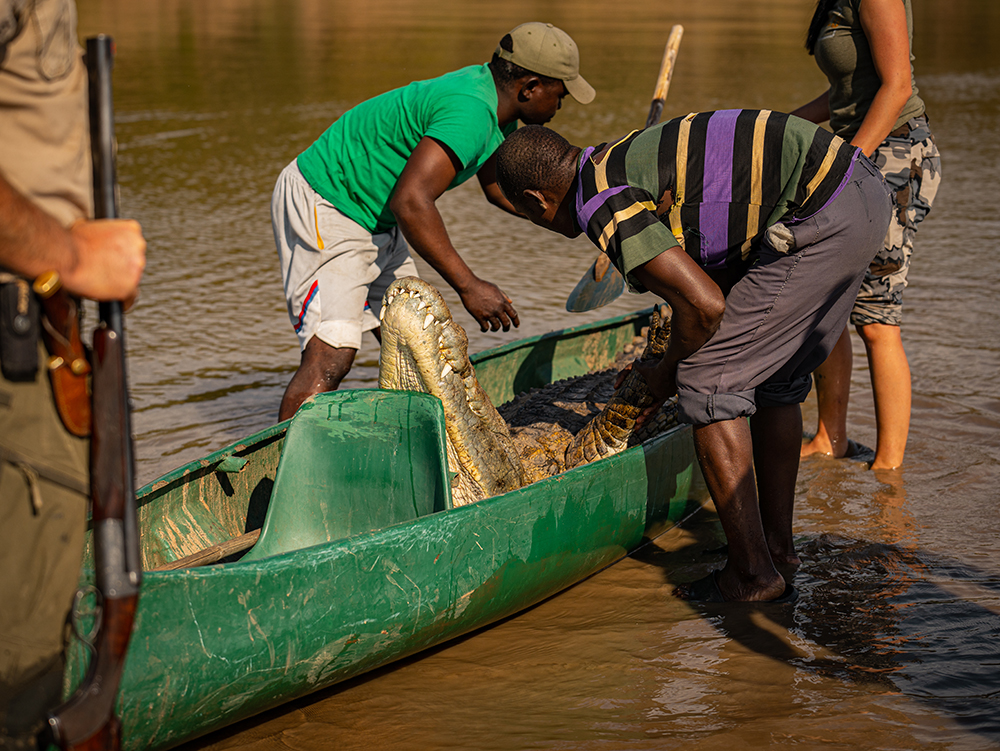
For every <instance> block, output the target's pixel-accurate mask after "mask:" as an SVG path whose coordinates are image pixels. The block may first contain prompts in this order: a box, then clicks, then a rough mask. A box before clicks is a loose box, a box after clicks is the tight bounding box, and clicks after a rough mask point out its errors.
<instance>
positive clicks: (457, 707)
mask: <svg viewBox="0 0 1000 751" xmlns="http://www.w3.org/2000/svg"><path fill="white" fill-rule="evenodd" d="M813 5H814V3H813V2H812V0H744V2H741V3H738V4H737V3H732V2H730V0H702V2H698V3H690V2H687V0H663V1H662V2H659V3H656V4H654V5H652V6H648V7H646V6H643V7H642V8H641V9H630V12H614V11H612V10H610V9H609V6H608V5H607V3H602V2H597V0H573V1H572V2H570V1H569V0H552V1H551V2H546V3H531V2H527V1H526V0H513V1H512V2H508V3H502V4H498V3H487V2H458V1H457V0H442V1H441V2H438V3H431V4H428V3H421V2H415V1H414V0H372V1H371V2H367V3H351V2H343V1H336V2H320V1H319V0H294V1H293V2H289V1H287V0H212V2H208V3H204V2H202V3H199V2H194V0H146V2H142V3H130V2H125V0H81V3H80V10H81V33H82V34H84V35H88V34H92V33H95V32H97V31H104V32H106V33H109V34H112V35H113V36H114V37H115V38H116V41H117V44H118V60H117V64H116V72H115V86H116V88H115V92H116V94H115V95H116V103H117V109H118V135H119V140H120V164H119V171H120V178H121V183H122V206H123V210H124V211H125V212H126V213H127V214H129V215H132V216H135V217H136V218H138V219H139V220H140V221H141V222H142V224H143V227H144V230H145V232H146V235H147V237H148V239H149V247H150V254H149V265H148V271H147V274H146V277H145V279H144V285H143V290H142V298H141V301H140V304H139V305H138V306H137V308H136V310H135V311H134V312H133V313H132V314H131V315H130V316H129V320H128V330H129V347H130V355H131V360H130V367H131V381H132V387H133V398H134V401H135V407H136V418H135V426H136V431H137V433H138V446H137V453H138V462H139V466H138V473H139V476H140V481H141V482H148V481H149V480H151V479H153V478H154V477H156V476H158V475H159V474H162V473H163V472H166V471H168V470H170V469H172V468H173V467H175V466H177V465H179V464H180V463H182V462H185V461H188V460H191V459H194V458H197V457H199V456H201V455H203V454H205V453H207V452H208V451H211V450H214V449H217V448H220V447H221V446H223V445H225V444H227V443H229V442H231V441H234V440H236V439H238V438H240V437H242V436H244V435H246V434H248V433H250V432H252V431H255V430H258V429H261V428H263V427H266V426H267V425H270V424H271V423H272V422H273V421H274V419H275V416H276V413H277V405H278V401H279V399H280V395H281V392H282V390H283V388H284V385H285V383H286V381H287V379H288V378H289V377H290V375H291V373H292V371H293V370H294V368H295V366H296V364H297V359H298V352H297V344H296V339H295V336H294V334H293V333H292V331H291V327H290V325H289V324H288V319H287V314H286V312H285V307H284V300H283V297H282V294H281V287H280V277H279V272H278V267H277V259H276V253H275V250H274V246H273V240H272V237H271V229H270V220H269V212H268V206H269V201H270V193H271V189H272V187H273V184H274V180H275V178H276V177H277V175H278V173H279V171H280V170H281V169H282V167H284V165H285V164H287V163H288V162H289V161H290V160H291V159H292V158H293V157H294V156H295V155H296V154H298V153H299V152H300V151H301V150H302V149H304V148H305V147H306V146H308V145H309V144H310V143H311V142H312V140H313V139H314V138H316V136H318V135H319V134H320V133H321V132H322V131H323V130H324V129H325V128H326V127H327V126H328V125H329V123H330V122H331V121H332V120H333V119H334V118H336V117H338V116H339V115H340V114H341V113H343V112H344V111H345V110H346V109H347V108H349V107H351V106H352V105H354V104H356V103H357V102H359V101H361V100H362V99H364V98H367V97H369V96H371V95H373V94H376V93H378V92H381V91H384V90H386V89H389V88H392V87H395V86H399V85H403V84H405V83H407V82H409V81H410V80H415V79H419V78H428V77H431V76H435V75H439V74H440V73H442V72H444V71H446V70H450V69H454V68H457V67H460V66H462V65H467V64H471V63H476V62H482V61H484V60H486V59H487V58H488V57H489V55H490V53H491V52H492V50H493V47H494V45H495V44H496V40H497V39H498V38H499V36H501V35H502V34H503V33H505V32H506V31H507V30H509V29H510V28H512V27H513V26H515V25H516V24H518V23H521V22H522V21H525V20H548V21H552V22H553V23H555V24H557V25H559V26H562V27H563V28H565V29H567V30H568V31H569V32H570V33H571V34H572V35H573V36H574V37H575V39H576V40H577V42H578V43H579V45H580V48H581V56H582V62H581V69H582V71H583V72H584V75H586V76H587V78H588V80H590V81H591V83H593V84H594V86H595V88H596V89H597V91H598V97H597V99H596V100H595V101H594V102H593V103H592V104H591V105H589V106H586V107H583V106H580V105H578V104H576V103H575V102H573V101H567V102H566V104H565V106H564V108H563V110H562V111H561V112H560V113H559V115H558V117H557V118H556V120H555V121H554V122H553V126H554V127H556V128H557V129H558V130H560V131H561V132H563V133H565V134H566V135H567V137H569V138H570V140H573V141H574V142H576V143H579V144H589V143H594V142H597V141H603V140H607V139H609V138H612V137H615V136H618V135H621V134H624V133H625V132H627V131H629V130H631V129H632V128H635V127H638V126H639V125H641V123H642V121H643V119H644V117H645V114H646V111H647V108H648V101H649V98H650V96H651V94H652V88H653V83H654V79H655V76H656V72H657V70H658V66H659V60H660V55H661V54H662V50H663V45H664V43H665V42H666V38H667V36H668V34H669V30H670V27H671V26H672V25H673V24H675V23H682V24H684V26H685V36H684V41H683V43H682V45H681V49H680V54H679V57H678V63H677V69H676V74H675V77H674V79H673V83H672V85H671V90H670V95H669V100H668V102H667V106H666V116H676V115H679V114H686V113H687V112H690V111H695V110H705V109H712V108H718V107H734V106H744V107H771V108H775V109H790V108H793V107H795V106H796V105H798V104H800V103H802V102H804V101H806V100H808V99H811V98H812V97H813V96H815V95H816V94H817V93H819V91H821V90H822V86H823V78H822V76H821V75H820V74H819V72H818V70H817V69H816V67H815V64H814V61H812V60H811V59H810V58H809V57H808V56H807V55H806V54H805V51H804V50H803V48H802V38H803V35H804V29H805V24H806V22H807V20H808V17H809V15H810V13H811V9H812V6H813ZM913 5H914V20H915V28H916V37H915V52H916V56H917V60H916V66H917V79H918V84H919V86H920V89H921V94H922V96H923V97H924V99H925V100H926V101H927V102H928V106H929V108H930V109H929V111H930V115H931V119H932V122H933V125H934V128H935V131H936V133H937V136H938V141H939V145H940V147H941V150H942V154H943V158H944V170H945V179H944V183H943V185H942V188H941V193H940V195H939V198H938V203H937V204H936V205H935V208H934V211H933V212H932V213H931V215H930V218H929V219H928V221H927V222H925V223H924V224H923V225H922V226H921V230H920V233H919V235H918V238H917V249H916V257H915V262H914V267H913V271H912V274H911V276H912V281H911V285H910V288H909V290H908V291H907V312H906V323H905V328H904V339H905V342H906V345H907V349H908V353H909V356H910V362H911V367H912V370H913V383H914V402H913V427H912V430H911V436H910V443H909V449H908V453H907V465H906V467H905V469H904V470H902V471H900V472H896V473H878V474H876V473H872V472H869V471H868V470H866V469H865V467H864V466H863V465H861V464H858V463H855V462H836V461H830V460H826V459H823V458H821V457H813V458H810V459H809V460H808V461H806V462H804V463H803V466H802V469H801V472H800V479H799V485H798V508H797V517H796V532H797V534H798V535H799V543H800V547H801V550H802V554H803V557H804V558H805V563H804V565H803V568H802V570H801V572H800V573H799V575H798V577H797V580H796V585H797V586H798V587H799V589H800V591H801V595H802V596H801V599H800V600H799V602H798V603H797V604H796V605H795V606H794V607H790V608H784V609H781V608H773V607H772V608H766V607H765V608H757V609H750V608H745V609H737V608H729V609H726V608H723V609H721V610H717V611H710V610H708V609H707V608H692V607H691V606H689V605H688V604H685V603H681V602H677V601H674V600H672V599H671V598H670V597H669V596H668V595H669V591H670V590H671V588H672V587H673V586H674V584H675V583H677V582H680V581H687V580H690V579H694V578H698V577H700V576H702V575H704V573H706V571H707V570H708V569H709V568H711V567H713V566H718V565H720V564H721V559H720V558H719V557H718V556H712V555H705V554H704V553H703V551H704V550H706V549H710V548H713V547H717V546H718V544H719V541H720V535H721V532H720V531H719V528H718V524H717V522H716V520H715V518H714V515H713V514H712V513H711V512H710V511H709V512H706V513H704V514H703V515H701V516H699V517H698V518H697V519H695V520H693V521H692V522H691V523H690V524H688V525H686V526H685V528H683V529H678V530H673V531H671V532H670V533H668V534H667V535H665V536H664V537H661V538H660V539H659V540H657V541H656V543H655V544H653V545H651V546H649V547H648V548H646V549H645V550H644V551H643V552H642V553H640V554H638V555H636V556H635V557H634V558H632V559H629V560H626V561H624V562H623V563H621V564H619V565H616V566H614V567H612V568H610V569H608V570H606V571H604V572H603V573H601V574H600V575H598V576H596V577H594V578H592V579H591V580H589V581H587V582H585V583H583V584H582V585H580V586H578V587H576V588H574V589H572V590H571V591H569V592H567V593H564V594H563V595H561V596H559V597H557V598H555V599H553V600H550V601H548V602H546V603H543V604H542V605H540V606H538V607H536V608H534V609H533V610H532V611H530V612H529V613H526V614H523V615H522V616H520V617H517V618H514V619H511V620H508V621H506V622H504V623H502V624H500V625H498V626H496V627H494V628H492V629H488V630H486V631H484V632H482V633H479V634H477V635H475V636H473V637H471V638H466V639H464V640H461V641H459V642H457V643H455V644H452V645H450V646H448V647H447V648H443V649H439V650H437V651H435V652H434V653H432V654H430V655H427V656H425V657H424V658H422V659H415V660H410V661H408V662H406V663H405V664H403V665H401V666H398V667H397V668H395V669H389V670H384V671H381V672H380V673H378V674H376V675H374V676H371V677H367V678H363V679H360V680H357V681H354V682H352V683H350V684H347V685H346V686H343V687H338V688H335V689H333V690H330V691H328V692H325V693H323V694H320V695H317V696H314V697H310V698H309V699H307V700H303V701H300V702H298V703H295V704H293V705H290V706H289V707H286V708H284V709H283V710H281V711H276V712H273V713H270V714H268V715H265V716H263V718H261V719H260V720H258V721H255V722H249V723H245V724H244V725H242V726H241V727H239V728H237V729H235V730H233V731H230V732H229V733H226V734H219V735H215V736H212V737H210V738H209V739H207V741H206V742H208V743H210V744H213V745H212V747H214V748H253V749H260V750H261V751H263V750H264V749H284V748H302V749H306V748H309V749H314V748H324V747H336V748H343V749H349V748H365V749H371V748H394V749H421V750H424V749H430V748H462V749H464V748H481V749H523V748H546V749H556V748H573V749H599V748H614V749H663V748H680V747H684V748H695V749H724V750H725V751H730V750H731V749H733V748H745V747H756V746H779V747H781V746H789V747H791V746H795V747H797V748H816V747H819V746H823V747H830V748H856V747H860V748H876V747H877V748H884V749H910V748H917V747H919V748H942V749H944V748H947V749H979V748H983V749H985V748H996V747H997V746H998V745H1000V726H998V725H1000V720H998V716H997V712H996V711H995V705H996V700H997V696H998V695H1000V678H998V676H1000V669H998V668H1000V665H998V662H1000V647H998V644H1000V639H998V636H1000V634H998V630H1000V626H998V624H1000V621H998V615H1000V543H998V540H1000V512H998V504H997V500H998V497H997V491H996V488H997V487H998V484H1000V471H998V466H1000V461H998V460H1000V430H998V428H1000V389H998V388H997V381H996V374H997V372H1000V356H998V352H1000V346H998V344H997V337H996V332H997V330H998V329H1000V320H998V319H1000V313H998V306H997V304H996V291H995V288H996V281H997V279H998V278H1000V256H998V255H997V253H996V252H995V250H996V247H997V245H998V244H1000V220H998V219H997V218H996V210H995V207H994V205H993V204H994V202H995V196H996V195H997V194H998V190H997V188H998V183H1000V181H998V179H997V176H996V174H995V173H996V165H997V164H998V163H1000V145H998V143H997V140H996V138H995V133H996V130H997V126H996V123H997V115H998V111H1000V59H998V58H997V56H996V54H995V52H992V48H993V47H992V45H993V40H994V39H995V38H996V36H997V34H998V33H1000V4H998V3H995V2H983V1H982V0H921V1H920V2H918V3H914V4H913ZM440 208H441V211H442V214H443V215H444V218H445V221H446V224H447V226H448V227H449V230H450V231H451V234H452V238H453V240H454V241H455V244H456V246H457V247H458V248H459V250H460V251H461V252H462V253H463V255H464V256H465V257H466V259H467V260H468V261H469V264H470V266H471V267H472V268H473V269H474V270H475V271H477V272H478V273H479V274H480V275H481V276H483V277H485V278H488V279H490V280H492V281H495V282H497V283H498V284H499V285H500V286H501V287H502V288H504V289H505V290H506V291H507V292H508V293H509V294H510V295H511V297H512V298H513V299H514V302H515V304H516V306H517V308H518V311H519V313H520V316H521V321H522V325H521V329H520V331H519V332H518V334H517V335H532V334H538V333H542V332H544V331H548V330H550V329H553V328H558V327H562V326H568V325H576V324H580V323H583V322H586V321H591V320H597V319H599V318H603V317H605V316H608V315H613V314H618V313H622V312H626V311H630V310H634V309H636V308H639V307H645V306H647V305H649V304H651V302H652V300H651V299H645V298H635V297H631V296H626V297H623V298H622V299H620V300H619V301H617V302H616V303H614V304H613V305H612V306H609V307H608V308H605V309H602V310H598V311H594V312H591V313H588V314H584V315H577V314H569V313H567V312H566V311H565V310H564V307H563V304H564V301H565V298H566V295H567V294H568V293H569V291H570V290H571V289H572V287H573V285H574V284H575V282H576V281H577V279H579V277H580V275H581V274H582V273H583V272H584V271H585V269H586V268H587V267H588V266H589V264H590V262H591V261H592V259H593V257H594V250H593V248H592V247H591V246H590V245H589V243H587V242H586V241H585V240H582V239H581V240H579V241H577V242H571V241H568V240H565V239H563V238H560V237H556V236H555V235H552V234H548V233H545V232H543V231H541V230H538V229H536V228H533V227H530V226H526V224H525V223H524V222H520V221H518V220H516V219H513V218H511V217H508V216H506V215H503V214H502V213H501V212H498V211H495V210H492V209H491V208H488V207H487V205H486V203H485V202H484V201H483V199H482V196H481V195H480V194H479V193H478V189H477V188H476V187H474V185H472V184H467V185H466V186H463V187H462V188H460V189H458V190H455V191H453V192H451V193H449V194H447V195H446V196H445V197H444V198H443V199H442V200H441V201H440ZM418 265H419V266H420V267H421V272H422V273H423V274H425V276H427V278H429V279H430V280H432V281H439V280H438V279H437V278H436V277H435V275H434V274H433V273H431V272H429V271H428V270H427V268H426V266H424V265H422V264H421V263H420V262H419V261H418ZM444 292H445V296H446V299H447V300H448V302H449V304H450V305H452V308H453V310H456V311H457V315H456V317H457V319H458V320H459V321H460V322H461V323H463V325H468V324H469V323H470V322H471V319H469V318H468V316H467V315H466V314H465V313H464V311H462V310H461V307H460V305H459V304H458V302H457V299H456V297H455V296H454V294H453V293H451V291H450V290H449V289H445V290H444ZM469 334H470V339H471V349H472V350H473V351H475V350H479V349H483V348H485V347H488V346H493V345H495V344H499V343H502V342H505V341H509V340H510V339H511V338H512V335H510V334H508V335H504V334H499V333H498V334H482V333H480V332H478V331H470V332H469ZM377 358H378V351H377V348H376V346H375V343H374V340H373V339H370V340H368V341H367V342H366V343H365V345H364V349H363V350H362V352H361V353H360V355H359V358H358V364H357V365H356V366H355V369H354V370H353V371H352V373H351V376H350V379H349V381H348V382H347V384H346V385H348V386H350V387H367V386H372V385H374V384H375V379H376V369H377ZM855 358H856V360H855V370H854V383H855V386H856V389H855V392H856V397H855V399H854V401H853V402H852V407H851V414H850V428H851V432H852V435H853V437H854V438H856V439H857V440H859V441H861V442H863V443H867V444H873V442H874V435H875V426H874V418H873V416H872V407H871V397H870V389H869V388H868V387H867V383H866V381H867V378H868V373H867V365H866V363H865V361H864V359H863V356H862V347H861V346H860V343H859V342H855ZM814 420H815V415H814V411H813V407H812V405H811V404H810V405H808V408H807V414H806V422H805V424H806V425H811V424H814Z"/></svg>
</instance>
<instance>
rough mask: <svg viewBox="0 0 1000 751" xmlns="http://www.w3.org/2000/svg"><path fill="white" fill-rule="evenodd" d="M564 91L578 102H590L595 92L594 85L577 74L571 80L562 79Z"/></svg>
mask: <svg viewBox="0 0 1000 751" xmlns="http://www.w3.org/2000/svg"><path fill="white" fill-rule="evenodd" d="M563 83H564V84H566V91H568V92H569V94H570V96H571V97H573V98H574V99H575V100H576V101H578V102H579V103H580V104H590V103H591V102H592V101H594V96H595V95H596V94H597V92H596V91H594V87H593V86H591V85H590V84H589V83H587V81H586V79H584V77H583V76H577V77H576V78H574V79H573V80H572V81H563Z"/></svg>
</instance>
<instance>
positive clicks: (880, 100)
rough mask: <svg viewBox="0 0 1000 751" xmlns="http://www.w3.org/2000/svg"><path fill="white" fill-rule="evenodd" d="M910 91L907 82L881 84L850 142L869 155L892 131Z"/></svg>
mask: <svg viewBox="0 0 1000 751" xmlns="http://www.w3.org/2000/svg"><path fill="white" fill-rule="evenodd" d="M912 91H913V89H912V88H911V86H910V84H909V83H905V84H902V85H899V84H897V85H895V86H887V85H883V86H882V87H881V88H880V89H879V90H878V93H877V94H876V95H875V99H874V100H872V106H871V107H870V108H869V110H868V113H867V114H866V115H865V119H864V120H863V121H862V123H861V127H860V128H858V132H857V133H855V135H854V138H852V139H851V143H852V144H853V145H855V146H857V147H858V148H859V149H861V150H862V151H863V152H865V156H871V155H872V154H873V153H874V152H875V149H877V148H878V147H879V144H881V143H882V142H883V141H884V140H885V139H886V136H888V135H889V133H890V132H892V129H893V127H894V126H895V125H896V120H897V119H898V118H899V113H900V112H901V111H902V109H903V106H904V105H905V104H906V100H907V99H909V98H910V94H911V93H912Z"/></svg>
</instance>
